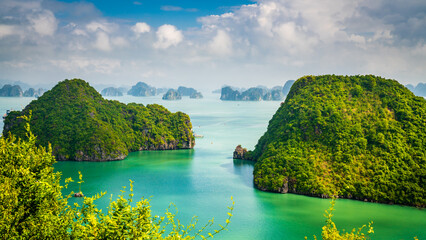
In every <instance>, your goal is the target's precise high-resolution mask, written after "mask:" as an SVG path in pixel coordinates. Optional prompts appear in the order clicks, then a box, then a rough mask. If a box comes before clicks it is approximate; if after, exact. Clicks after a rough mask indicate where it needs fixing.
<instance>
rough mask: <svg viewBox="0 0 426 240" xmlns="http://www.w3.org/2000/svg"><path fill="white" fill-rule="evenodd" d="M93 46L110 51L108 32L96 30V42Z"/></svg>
mask: <svg viewBox="0 0 426 240" xmlns="http://www.w3.org/2000/svg"><path fill="white" fill-rule="evenodd" d="M94 47H95V48H97V49H99V50H102V51H111V44H110V41H109V36H108V34H106V33H105V32H98V33H97V34H96V42H95V44H94Z"/></svg>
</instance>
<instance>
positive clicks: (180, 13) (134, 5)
mask: <svg viewBox="0 0 426 240" xmlns="http://www.w3.org/2000/svg"><path fill="white" fill-rule="evenodd" d="M63 2H68V3H71V2H75V1H73V0H66V1H63ZM86 2H88V3H92V4H93V5H94V6H95V7H96V8H97V9H98V10H99V11H100V12H101V13H102V15H103V16H105V17H110V18H117V19H125V20H126V21H134V22H138V21H144V22H149V23H150V24H151V25H153V26H160V25H162V24H165V23H173V24H174V25H176V26H178V27H180V28H188V27H197V26H200V23H198V22H197V18H198V17H202V16H207V15H212V14H222V13H225V12H228V11H230V10H232V8H234V7H238V6H241V5H243V4H252V3H253V1H250V0H249V1H247V0H214V1H188V0H149V1H146V0H140V1H132V0H123V1H117V0H114V1H112V0H91V1H86Z"/></svg>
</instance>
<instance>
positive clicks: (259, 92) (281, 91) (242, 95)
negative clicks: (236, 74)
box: [220, 80, 294, 101]
mask: <svg viewBox="0 0 426 240" xmlns="http://www.w3.org/2000/svg"><path fill="white" fill-rule="evenodd" d="M293 83H294V80H289V81H287V82H286V83H285V85H284V86H283V87H280V86H276V87H273V88H272V89H268V88H267V87H264V86H257V87H252V88H249V89H247V90H245V89H235V88H232V87H230V86H225V87H223V88H222V90H221V96H220V100H223V101H262V100H263V101H282V100H283V99H284V97H285V96H286V95H287V93H288V89H290V87H291V85H292V84H293Z"/></svg>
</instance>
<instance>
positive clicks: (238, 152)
mask: <svg viewBox="0 0 426 240" xmlns="http://www.w3.org/2000/svg"><path fill="white" fill-rule="evenodd" d="M246 155H247V149H246V148H243V147H241V145H238V146H237V147H236V148H235V151H234V159H246V158H245V156H246Z"/></svg>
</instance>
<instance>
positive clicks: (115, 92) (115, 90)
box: [101, 87, 123, 97]
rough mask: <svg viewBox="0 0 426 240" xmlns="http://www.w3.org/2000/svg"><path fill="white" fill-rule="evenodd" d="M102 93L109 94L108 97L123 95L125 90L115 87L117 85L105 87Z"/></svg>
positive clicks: (103, 94)
mask: <svg viewBox="0 0 426 240" xmlns="http://www.w3.org/2000/svg"><path fill="white" fill-rule="evenodd" d="M101 94H102V96H107V97H121V96H123V92H122V91H121V90H120V89H119V88H115V87H108V88H104V89H103V90H102V91H101Z"/></svg>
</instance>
